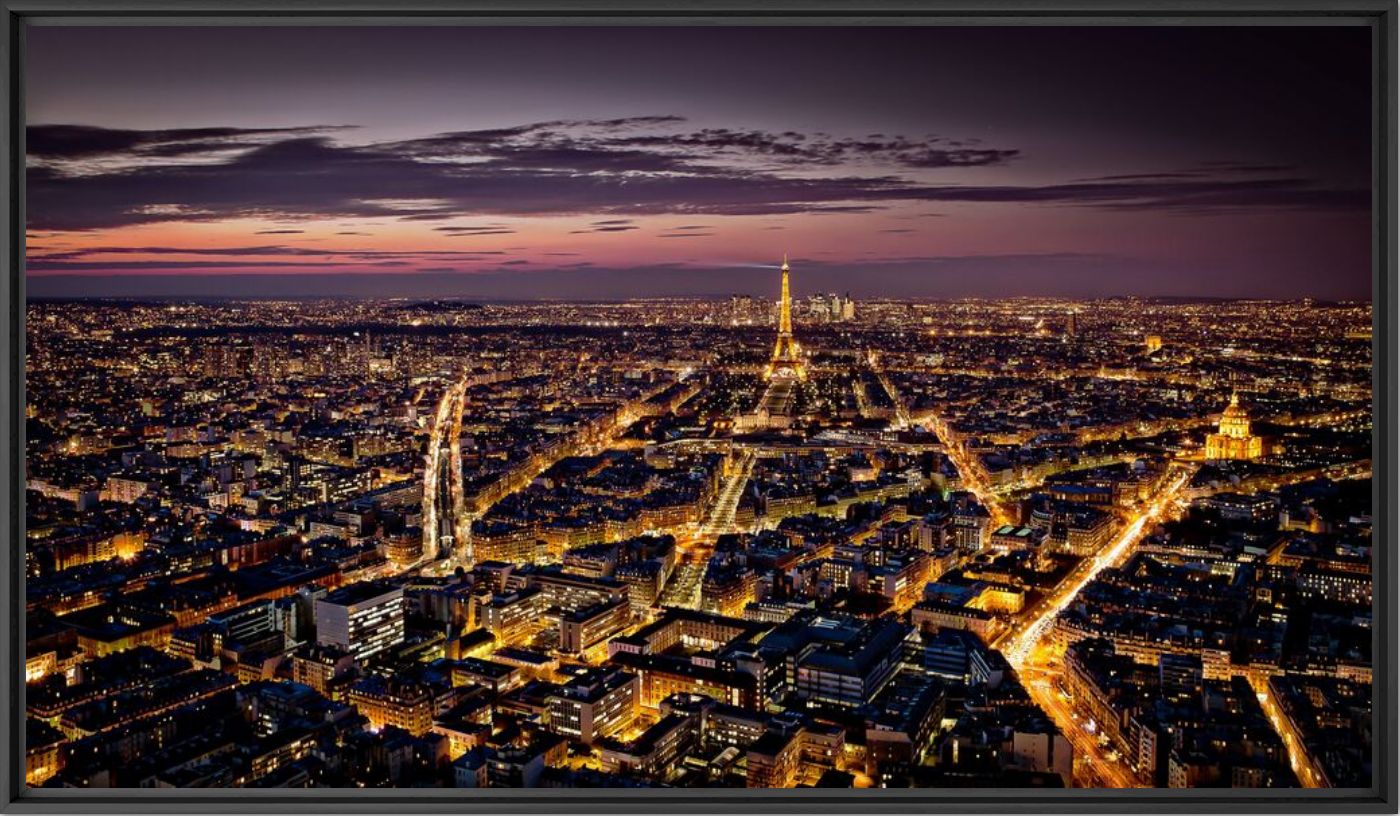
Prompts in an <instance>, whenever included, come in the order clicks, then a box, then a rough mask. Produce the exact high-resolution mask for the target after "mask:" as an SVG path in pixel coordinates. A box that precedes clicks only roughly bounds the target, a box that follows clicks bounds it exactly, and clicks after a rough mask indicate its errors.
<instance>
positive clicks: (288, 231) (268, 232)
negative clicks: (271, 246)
mask: <svg viewBox="0 0 1400 816" xmlns="http://www.w3.org/2000/svg"><path fill="white" fill-rule="evenodd" d="M304 232H306V230H299V229H270V230H258V231H257V232H255V233H253V234H254V235H300V234H302V233H304ZM338 234H339V233H337V235H338Z"/></svg>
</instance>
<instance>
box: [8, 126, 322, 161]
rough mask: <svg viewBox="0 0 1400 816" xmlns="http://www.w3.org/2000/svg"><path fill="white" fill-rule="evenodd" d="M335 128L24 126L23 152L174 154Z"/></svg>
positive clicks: (45, 154)
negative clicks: (142, 128) (154, 128)
mask: <svg viewBox="0 0 1400 816" xmlns="http://www.w3.org/2000/svg"><path fill="white" fill-rule="evenodd" d="M337 129H340V128H339V127H332V126H322V127H298V128H236V127H215V128H184V129H177V130H123V129H114V128H103V127H92V126H90V125H30V126H29V127H28V128H26V129H25V151H26V152H27V153H28V154H29V155H30V156H36V157H40V158H53V159H82V158H92V157H96V156H105V155H113V154H125V153H138V154H140V153H144V154H148V155H152V156H162V157H173V156H183V155H188V154H193V153H206V152H211V151H220V150H228V149H230V148H236V147H246V146H251V145H255V144H258V143H259V142H260V138H259V137H269V136H286V135H289V134H306V133H317V132H323V131H326V130H337Z"/></svg>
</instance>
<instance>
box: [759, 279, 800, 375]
mask: <svg viewBox="0 0 1400 816" xmlns="http://www.w3.org/2000/svg"><path fill="white" fill-rule="evenodd" d="M767 377H768V379H770V380H776V379H784V380H791V379H798V380H803V379H806V378H807V370H806V368H805V367H804V366H803V364H802V348H801V347H800V346H798V345H797V341H796V340H793V339H792V293H791V292H790V291H789V289H788V260H787V254H786V253H784V255H783V299H782V301H781V302H780V303H779V306H778V342H777V343H776V344H774V346H773V359H772V360H770V361H769V362H768V371H767Z"/></svg>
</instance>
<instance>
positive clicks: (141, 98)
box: [26, 27, 1371, 298]
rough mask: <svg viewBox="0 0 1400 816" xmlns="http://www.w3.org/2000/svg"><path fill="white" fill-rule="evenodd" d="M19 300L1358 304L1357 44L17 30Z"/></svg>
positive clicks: (1313, 36)
mask: <svg viewBox="0 0 1400 816" xmlns="http://www.w3.org/2000/svg"><path fill="white" fill-rule="evenodd" d="M27 47H28V55H29V65H28V70H27V82H28V87H27V96H26V102H27V121H28V123H29V141H28V153H29V170H28V187H29V189H28V217H29V225H28V226H29V245H28V252H27V255H28V264H29V280H28V288H29V293H30V295H31V296H74V295H160V294H178V295H226V294H246V293H248V292H250V291H256V292H260V293H264V294H269V295H277V294H298V295H306V294H347V295H375V294H381V295H411V296H436V295H461V296H467V297H493V298H530V297H547V296H562V297H609V298H613V297H625V296H628V295H647V294H699V295H715V294H726V293H729V292H750V293H754V294H760V293H761V294H769V293H771V292H770V290H771V289H773V280H772V276H771V275H769V274H766V273H765V272H763V270H764V268H765V266H771V265H773V264H775V263H776V261H777V260H778V259H779V258H780V257H781V255H782V253H784V252H788V253H790V254H791V255H792V257H793V264H794V284H795V287H796V289H797V291H798V293H799V294H802V293H804V292H808V291H825V290H848V291H851V292H852V293H855V294H858V295H860V296H863V297H869V296H879V295H891V296H923V297H959V296H966V295H986V296H1002V295H1071V296H1105V295H1120V294H1140V295H1196V296H1246V297H1257V296H1266V297H1295V296H1315V297H1324V298H1358V297H1359V298H1365V297H1369V294H1370V249H1371V246H1370V199H1371V193H1370V179H1371V145H1370V139H1371V121H1370V84H1369V78H1370V32H1369V30H1368V29H1365V28H1358V27H1326V28H1304V27H1248V28H1246V27H1234V28H1182V27H1153V28H1147V27H1142V28H1053V27H1046V28H990V27H988V28H968V27H947V28H864V29H853V28H819V27H814V28H721V27H708V28H573V29H555V28H538V27H536V28H513V29H511V28H434V29H418V28H282V29H275V28H242V29H231V28H208V29H191V28H149V29H141V28H121V29H103V28H90V27H83V28H60V27H41V28H31V29H30V30H29V32H28V46H27Z"/></svg>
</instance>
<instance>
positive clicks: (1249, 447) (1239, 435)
mask: <svg viewBox="0 0 1400 816" xmlns="http://www.w3.org/2000/svg"><path fill="white" fill-rule="evenodd" d="M1264 452H1265V451H1264V438H1263V437H1261V436H1255V435H1254V433H1253V431H1252V429H1251V426H1250V420H1249V412H1248V411H1246V410H1245V409H1244V407H1243V406H1241V405H1240V397H1239V395H1238V394H1234V395H1231V397H1230V405H1229V406H1228V407H1226V409H1225V412H1224V413H1222V414H1221V415H1220V429H1219V431H1218V432H1217V433H1213V434H1211V435H1210V436H1207V437H1206V458H1207V459H1258V458H1259V457H1261V456H1263V455H1264Z"/></svg>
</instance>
